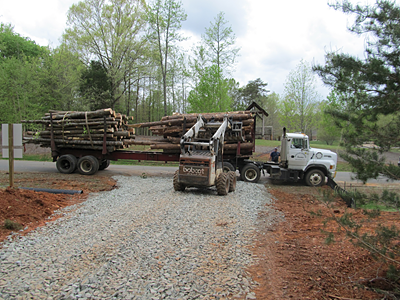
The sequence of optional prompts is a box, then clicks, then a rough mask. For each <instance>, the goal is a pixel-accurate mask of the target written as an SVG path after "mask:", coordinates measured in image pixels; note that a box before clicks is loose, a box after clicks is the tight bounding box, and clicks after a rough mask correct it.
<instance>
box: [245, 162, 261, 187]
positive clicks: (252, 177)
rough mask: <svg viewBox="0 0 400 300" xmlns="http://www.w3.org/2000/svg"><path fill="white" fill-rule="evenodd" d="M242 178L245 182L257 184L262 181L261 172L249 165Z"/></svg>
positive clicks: (254, 166) (246, 166)
mask: <svg viewBox="0 0 400 300" xmlns="http://www.w3.org/2000/svg"><path fill="white" fill-rule="evenodd" d="M240 176H241V178H242V180H243V181H247V182H254V183H256V182H258V181H259V180H260V176H261V172H260V169H259V168H258V167H257V166H256V165H253V164H247V165H245V166H244V167H243V169H242V172H241V173H240Z"/></svg>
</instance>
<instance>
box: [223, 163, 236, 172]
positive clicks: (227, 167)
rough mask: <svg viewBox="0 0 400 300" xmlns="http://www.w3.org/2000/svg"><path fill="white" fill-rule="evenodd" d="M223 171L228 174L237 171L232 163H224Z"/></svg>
mask: <svg viewBox="0 0 400 300" xmlns="http://www.w3.org/2000/svg"><path fill="white" fill-rule="evenodd" d="M223 170H224V172H225V173H228V172H229V171H236V170H235V167H234V166H233V165H232V164H231V163H230V162H227V161H224V167H223Z"/></svg>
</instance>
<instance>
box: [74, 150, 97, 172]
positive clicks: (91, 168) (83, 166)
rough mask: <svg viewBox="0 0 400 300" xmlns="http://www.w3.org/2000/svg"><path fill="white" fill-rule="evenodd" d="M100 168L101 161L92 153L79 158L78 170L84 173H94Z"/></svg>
mask: <svg viewBox="0 0 400 300" xmlns="http://www.w3.org/2000/svg"><path fill="white" fill-rule="evenodd" d="M98 170H99V161H98V160H97V158H96V157H94V156H92V155H86V156H83V157H81V158H80V159H78V172H79V173H80V174H82V175H93V174H94V173H96V172H97V171H98Z"/></svg>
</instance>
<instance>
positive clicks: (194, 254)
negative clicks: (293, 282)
mask: <svg viewBox="0 0 400 300" xmlns="http://www.w3.org/2000/svg"><path fill="white" fill-rule="evenodd" d="M116 179H117V181H118V188H117V189H115V190H113V191H109V192H101V193H97V194H92V195H90V196H89V198H88V200H87V201H85V202H84V203H82V204H80V205H77V206H72V207H68V208H67V209H64V210H62V211H61V212H60V213H63V214H64V216H63V217H62V218H60V219H58V220H57V221H54V222H51V223H50V222H49V223H48V224H47V226H45V227H42V228H40V229H38V230H36V231H35V232H32V233H31V234H29V235H27V236H25V237H18V238H17V239H16V240H15V241H7V242H5V243H4V244H3V245H2V248H1V249H0V299H105V298H106V299H223V298H224V297H227V298H234V299H255V295H254V293H253V292H251V290H252V288H253V287H254V286H255V284H256V283H255V282H252V280H251V278H250V277H249V275H248V274H247V273H246V271H245V269H246V267H248V266H250V265H251V264H252V263H253V262H254V259H256V258H254V257H252V253H251V251H250V250H251V244H252V243H253V242H254V237H255V234H256V231H255V228H256V222H257V214H258V212H259V211H260V209H262V208H264V206H265V204H266V203H269V202H270V201H271V198H270V195H269V194H268V193H267V191H266V189H265V188H264V186H263V185H259V184H250V183H245V182H237V189H236V192H234V193H230V194H229V195H228V196H225V197H224V196H218V195H217V192H216V190H215V188H211V189H205V190H197V189H189V190H186V191H185V192H175V191H174V190H173V187H172V179H171V178H158V177H153V178H141V177H125V176H119V177H116ZM267 209H268V208H267ZM271 213H274V212H272V211H271Z"/></svg>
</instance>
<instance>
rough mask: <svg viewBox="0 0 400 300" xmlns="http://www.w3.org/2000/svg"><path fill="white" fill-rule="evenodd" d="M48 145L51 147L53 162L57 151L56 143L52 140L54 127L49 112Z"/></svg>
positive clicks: (51, 114) (51, 115)
mask: <svg viewBox="0 0 400 300" xmlns="http://www.w3.org/2000/svg"><path fill="white" fill-rule="evenodd" d="M50 139H51V141H50V147H51V156H52V157H53V162H54V161H56V160H57V156H58V151H57V147H56V143H55V141H54V127H53V113H50Z"/></svg>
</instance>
